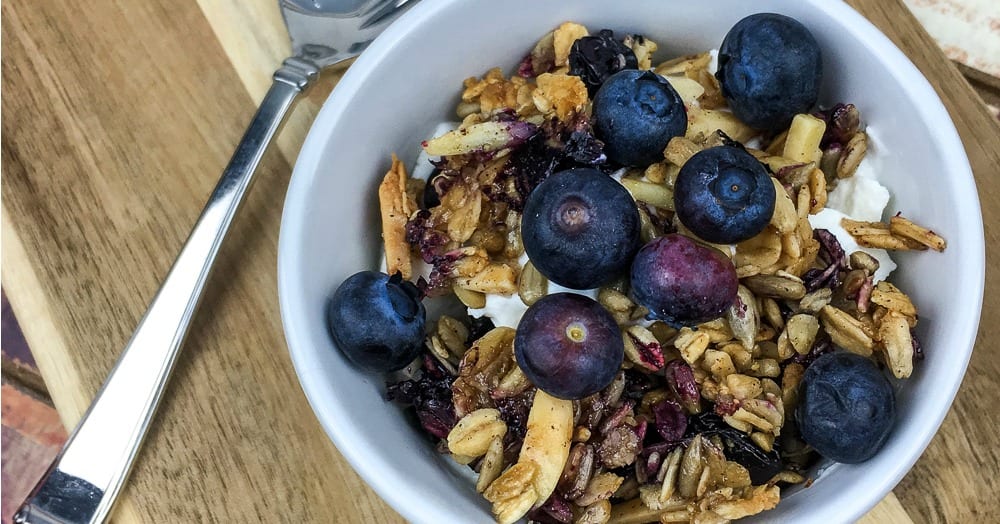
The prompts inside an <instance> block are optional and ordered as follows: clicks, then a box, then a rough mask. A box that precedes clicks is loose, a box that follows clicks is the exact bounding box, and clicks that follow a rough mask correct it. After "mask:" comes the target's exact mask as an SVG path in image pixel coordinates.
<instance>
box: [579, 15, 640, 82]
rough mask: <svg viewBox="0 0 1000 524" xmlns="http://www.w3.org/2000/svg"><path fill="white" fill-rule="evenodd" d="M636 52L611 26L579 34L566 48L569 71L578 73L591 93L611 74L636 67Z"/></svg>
mask: <svg viewBox="0 0 1000 524" xmlns="http://www.w3.org/2000/svg"><path fill="white" fill-rule="evenodd" d="M637 67H639V62H638V60H636V58H635V53H633V52H632V50H631V49H629V47H628V46H626V45H625V44H624V43H622V42H621V41H620V40H616V39H615V34H614V32H613V31H611V30H610V29H601V30H600V31H599V32H598V33H597V34H596V35H593V36H585V37H583V38H578V39H577V40H576V42H573V47H571V48H570V50H569V74H571V75H575V76H578V77H580V79H581V80H583V83H584V84H585V85H586V86H587V90H588V91H590V94H591V96H593V95H594V92H595V91H597V89H598V88H599V87H601V84H603V83H604V81H605V80H607V79H608V77H610V76H611V75H613V74H615V73H617V72H618V71H621V70H623V69H635V68H637Z"/></svg>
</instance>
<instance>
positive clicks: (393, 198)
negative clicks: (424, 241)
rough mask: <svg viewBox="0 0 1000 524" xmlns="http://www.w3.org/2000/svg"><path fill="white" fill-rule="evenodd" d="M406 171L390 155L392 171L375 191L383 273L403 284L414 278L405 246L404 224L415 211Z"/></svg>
mask: <svg viewBox="0 0 1000 524" xmlns="http://www.w3.org/2000/svg"><path fill="white" fill-rule="evenodd" d="M406 179H407V178H406V167H404V166H403V163H402V162H400V161H399V158H396V155H395V154H393V155H392V167H391V168H389V172H388V173H386V174H385V177H384V178H383V179H382V183H381V184H380V185H379V187H378V200H379V208H380V209H381V211H382V240H383V241H384V244H385V265H386V272H387V273H388V274H390V275H392V274H395V273H397V272H398V273H400V274H402V276H403V279H404V280H409V279H410V277H411V276H413V267H412V265H411V261H410V244H408V243H407V242H406V222H407V221H409V219H410V213H412V212H413V211H415V210H416V208H417V204H416V202H411V201H410V199H409V198H408V196H407V194H406Z"/></svg>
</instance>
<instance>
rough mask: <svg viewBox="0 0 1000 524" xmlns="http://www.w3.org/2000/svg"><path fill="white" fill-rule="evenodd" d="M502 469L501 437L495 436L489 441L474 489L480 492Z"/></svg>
mask: <svg viewBox="0 0 1000 524" xmlns="http://www.w3.org/2000/svg"><path fill="white" fill-rule="evenodd" d="M501 471H503V439H502V438H496V439H493V441H492V442H490V447H489V448H488V449H487V450H486V455H485V456H484V457H483V462H482V464H481V465H480V467H479V479H478V480H476V491H478V492H480V493H482V492H483V491H485V490H486V488H487V487H489V485H490V484H492V483H493V481H494V480H496V479H497V477H499V476H500V472H501Z"/></svg>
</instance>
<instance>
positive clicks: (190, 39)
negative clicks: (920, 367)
mask: <svg viewBox="0 0 1000 524" xmlns="http://www.w3.org/2000/svg"><path fill="white" fill-rule="evenodd" d="M849 3H851V4H852V5H854V6H855V7H856V8H858V9H859V10H860V11H862V12H863V13H864V14H865V15H866V16H868V17H869V18H870V19H871V20H872V21H873V22H875V23H876V25H878V26H879V27H880V28H882V30H883V31H886V32H887V34H889V36H890V37H891V38H893V40H895V41H896V42H897V44H898V45H900V47H901V48H902V49H904V51H905V52H906V53H907V54H908V55H909V56H910V57H911V59H912V60H913V61H914V62H915V63H916V64H917V66H918V67H919V68H920V69H921V70H922V71H923V72H924V73H925V74H926V75H927V76H928V78H929V79H930V80H931V82H932V83H933V84H934V85H935V87H936V88H937V89H938V92H939V93H940V94H941V95H942V98H943V99H944V100H945V103H946V105H947V106H948V109H949V111H950V112H951V114H952V117H953V119H954V120H955V123H956V125H957V126H958V128H959V131H960V133H961V134H962V138H963V140H964V141H965V145H966V148H967V151H968V153H969V157H970V160H971V161H972V164H973V168H974V170H975V171H976V175H977V180H978V183H979V188H980V195H981V198H982V199H983V212H984V215H985V216H984V221H985V222H986V227H987V229H986V236H987V243H988V245H994V243H995V241H996V240H997V235H998V230H997V229H996V228H995V227H994V226H993V225H992V224H998V223H1000V202H998V201H997V199H998V198H1000V197H997V196H996V194H995V193H994V192H993V191H992V189H995V188H996V184H997V182H996V181H995V180H994V179H993V178H991V175H992V174H993V172H994V171H995V170H996V168H997V166H1000V129H998V126H997V124H996V122H994V121H993V120H992V119H991V118H990V117H989V116H988V115H987V114H986V112H985V111H984V110H983V108H982V103H981V101H980V100H978V99H977V97H976V95H975V94H974V92H973V91H972V90H971V89H970V88H969V86H968V84H966V83H965V81H964V80H963V79H962V77H961V76H960V75H959V73H958V72H957V71H956V70H955V68H954V66H953V65H952V64H951V63H950V62H949V61H948V60H946V59H945V57H944V55H943V54H942V53H941V51H940V50H939V49H938V48H937V47H936V46H935V45H934V43H933V41H932V40H931V39H930V38H929V37H928V36H927V35H926V33H924V32H923V31H922V30H921V29H920V26H919V25H918V24H917V22H916V21H915V20H914V19H913V18H912V16H910V15H909V13H908V12H907V11H906V10H905V8H903V7H902V5H901V4H900V3H899V1H898V0H892V1H888V2H884V1H881V0H851V1H850V2H849ZM283 31H284V30H283V27H282V25H281V20H280V15H279V13H278V12H277V7H276V5H275V2H273V0H198V1H197V2H192V1H181V0H150V1H145V2H131V1H111V0H100V1H95V2H91V3H88V6H87V8H86V9H79V8H78V7H77V6H75V5H72V4H67V3H64V2H56V1H54V0H41V1H37V0H36V1H28V0H9V1H6V2H4V3H3V5H2V36H0V37H2V47H3V49H4V52H5V54H4V59H3V65H2V75H3V87H4V88H5V92H4V96H3V100H2V115H3V116H2V126H3V127H2V163H3V164H2V165H3V167H2V169H3V182H2V197H3V211H2V214H3V216H2V227H3V231H2V242H3V246H2V257H3V261H2V270H3V275H2V279H3V286H4V288H5V290H6V293H7V295H8V298H9V300H10V303H11V305H12V307H13V308H14V311H15V313H16V314H17V316H18V319H19V320H20V321H21V323H22V328H23V330H24V333H25V336H26V338H27V340H28V343H29V344H30V345H31V347H32V348H33V350H34V352H35V357H36V360H37V363H38V367H39V369H40V370H41V372H42V375H43V376H44V378H45V380H46V384H47V386H48V389H49V392H50V394H51V395H52V399H53V402H54V403H55V405H56V408H57V409H58V411H59V414H60V417H61V419H62V421H63V423H64V424H66V425H67V426H72V425H73V424H75V422H76V421H77V420H78V419H79V417H80V416H81V415H82V413H83V411H84V410H85V409H86V407H87V405H88V403H89V402H90V399H91V398H92V396H93V394H94V393H95V392H96V391H97V388H98V387H99V386H100V384H101V382H102V381H103V380H104V378H105V376H106V374H107V372H108V370H109V369H110V368H111V366H112V364H113V363H114V361H115V358H116V357H117V355H118V352H119V351H120V350H121V348H122V347H123V346H124V344H125V342H126V341H127V339H128V337H129V335H130V334H131V332H132V330H133V328H134V327H135V324H136V322H137V321H138V319H139V318H140V316H141V315H142V313H143V311H144V310H145V307H146V304H147V303H148V301H149V300H150V299H151V298H152V296H153V294H154V293H155V291H156V289H157V287H158V285H159V281H160V279H161V278H162V277H163V276H164V275H165V274H166V271H167V269H168V268H169V266H170V263H171V262H172V261H173V259H174V256H175V255H176V253H177V251H178V249H179V248H180V246H181V244H182V243H183V241H184V238H185V236H186V234H187V232H188V231H189V229H190V227H191V225H192V224H193V223H194V220H195V219H196V217H197V215H198V213H199V212H200V209H201V207H202V205H203V203H204V201H205V199H206V198H207V196H208V194H209V192H210V191H211V189H212V187H213V186H214V183H215V181H216V179H217V176H218V174H219V173H221V171H222V169H223V167H224V166H225V164H226V162H227V161H228V159H229V155H230V154H231V153H232V149H233V147H234V145H235V144H236V142H237V140H238V139H239V137H240V135H241V134H242V132H243V130H244V127H245V125H246V124H247V122H248V121H249V118H250V116H251V115H252V114H253V112H254V110H255V103H256V102H257V101H259V100H260V98H261V97H262V96H263V93H264V91H265V90H266V87H267V85H268V84H269V81H270V80H269V79H270V75H271V72H272V71H273V69H274V68H275V67H276V66H277V65H278V63H279V62H280V60H281V58H282V57H283V56H284V54H285V53H287V49H288V44H287V41H286V40H285V36H284V32H283ZM339 73H340V71H334V72H332V73H330V74H326V75H325V76H324V79H323V82H322V83H321V85H320V86H319V87H318V88H316V89H314V90H313V91H312V92H311V93H310V94H309V96H308V99H307V100H304V101H303V102H302V103H300V104H299V105H298V106H297V108H296V110H295V113H294V114H293V115H292V117H291V119H290V121H289V123H288V124H287V125H286V127H285V129H284V131H283V133H282V135H281V137H280V139H279V141H278V147H277V148H276V149H275V150H273V151H272V152H271V153H270V154H268V155H267V156H266V157H265V159H264V163H263V165H262V166H261V169H262V171H263V172H262V173H260V176H259V182H258V183H257V187H255V188H254V189H253V191H252V192H251V196H250V199H249V201H248V202H247V204H246V206H245V208H244V210H243V212H242V213H241V216H240V217H239V219H238V220H237V222H236V226H235V230H234V231H233V232H232V235H231V237H230V238H229V240H228V241H227V242H226V244H225V246H224V247H223V250H222V253H221V255H220V258H219V267H218V268H217V270H216V272H215V274H214V276H213V278H212V280H211V281H210V283H209V287H208V293H207V296H206V297H205V300H204V302H203V303H202V307H201V310H200V314H199V316H198V321H197V322H196V323H195V325H194V328H193V330H192V333H191V335H190V337H189V339H188V343H187V345H186V347H185V350H184V354H183V357H182V358H181V360H180V363H179V364H178V366H177V369H176V371H175V374H174V378H173V380H172V381H171V385H170V386H169V388H168V390H167V394H166V398H165V401H164V404H163V406H162V407H161V409H160V412H159V414H158V417H157V422H156V424H155V425H154V427H153V430H152V432H151V434H150V436H149V438H148V440H147V443H146V445H145V447H144V449H143V452H142V453H141V454H140V457H139V460H138V463H137V465H136V468H135V471H134V473H133V475H132V477H131V481H130V482H129V484H128V486H127V487H126V489H125V491H124V493H123V501H122V504H121V506H120V507H119V508H118V510H117V511H116V514H115V520H116V521H117V522H128V523H131V522H192V521H193V522H254V521H263V520H275V519H281V520H286V521H300V522H380V523H381V522H399V521H401V519H400V517H399V516H398V515H397V514H396V513H395V512H393V511H392V510H391V509H390V508H389V507H388V506H387V505H386V504H385V503H384V502H382V501H381V500H380V499H379V498H378V497H377V496H376V495H375V494H374V493H373V492H372V491H371V490H370V489H369V488H368V487H367V486H366V485H365V484H364V483H363V482H362V481H361V480H360V478H359V477H358V476H357V475H356V474H355V473H354V472H353V470H352V469H351V468H350V466H349V465H347V463H346V462H345V461H344V459H343V458H342V457H341V456H340V455H339V454H338V453H337V450H336V449H335V448H334V446H333V445H332V444H331V443H330V441H329V440H328V439H327V438H326V436H325V434H324V433H323V431H322V429H321V428H320V426H319V424H318V423H317V422H316V420H315V418H314V417H313V414H312V411H311V410H310V409H309V406H308V404H307V402H306V400H305V397H304V395H303V394H302V392H301V390H300V388H299V386H298V383H297V381H296V379H295V375H294V372H293V370H292V366H291V362H290V360H289V357H288V353H287V351H286V349H285V344H284V339H283V336H282V331H281V325H280V319H279V313H278V306H277V291H276V287H277V286H276V277H275V258H276V244H277V235H278V228H279V219H280V212H281V204H282V201H283V198H284V191H285V188H286V185H287V179H288V175H289V173H290V166H291V164H292V163H293V161H294V158H295V156H296V154H297V151H298V148H299V147H300V145H301V142H302V139H303V137H304V136H305V133H306V131H307V129H308V126H309V123H310V122H311V120H312V118H313V116H314V115H315V113H316V111H317V109H318V107H319V105H320V104H321V103H322V101H323V99H324V98H325V97H326V95H327V94H328V93H329V90H330V89H332V87H333V85H334V84H335V81H336V79H337V78H338V77H339ZM987 263H988V272H987V279H988V283H987V299H986V300H987V301H986V307H985V309H984V312H983V323H982V328H981V330H980V334H979V335H980V346H979V348H978V349H977V351H976V353H975V354H974V356H973V362H972V365H971V367H970V371H969V373H968V376H967V377H966V380H965V383H964V384H963V387H962V390H961V391H960V393H959V396H958V399H957V401H956V404H955V407H954V409H953V410H952V412H951V414H950V415H949V416H948V418H947V419H946V420H945V423H944V425H943V426H942V428H941V431H940V432H939V433H938V436H937V437H936V438H935V440H934V441H933V442H932V444H931V446H930V447H929V448H928V450H927V452H926V453H925V454H924V456H923V457H922V458H921V459H920V461H919V462H918V463H917V465H916V467H915V468H914V470H913V471H912V472H911V473H910V474H909V475H908V476H907V477H906V478H905V479H904V480H903V482H902V483H901V484H900V485H899V487H898V488H897V489H896V491H895V495H890V496H889V497H888V498H887V499H886V500H885V501H883V503H882V504H880V505H879V506H878V507H876V508H875V510H873V511H872V513H871V514H869V515H868V516H867V517H866V519H865V521H866V522H899V523H908V522H970V521H973V520H979V521H982V522H994V521H1000V512H998V510H997V509H996V505H995V504H988V503H985V501H987V500H990V499H991V498H992V496H993V495H994V494H995V493H996V492H997V491H998V489H1000V485H998V484H1000V483H998V481H997V480H996V479H997V477H998V474H1000V466H998V457H997V453H998V449H1000V437H998V435H997V433H996V431H995V428H996V427H997V422H998V420H997V416H996V414H995V410H993V409H992V406H991V405H990V404H991V402H993V399H994V398H995V397H996V392H997V384H996V382H995V377H997V376H998V373H1000V356H998V355H996V353H994V352H991V351H990V350H991V348H990V347H989V345H988V342H985V341H989V340H992V339H994V338H995V337H996V336H997V335H998V333H997V330H1000V309H997V308H996V307H991V305H993V301H991V299H990V293H991V292H992V291H993V290H995V289H997V284H1000V281H998V279H1000V272H998V271H997V264H998V263H1000V262H998V261H997V259H996V253H994V252H990V253H989V256H988V261H987ZM993 306H995V305H993Z"/></svg>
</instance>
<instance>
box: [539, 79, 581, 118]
mask: <svg viewBox="0 0 1000 524" xmlns="http://www.w3.org/2000/svg"><path fill="white" fill-rule="evenodd" d="M536 82H537V83H538V87H537V88H536V89H535V91H534V92H533V93H532V100H534V102H535V107H536V108H538V110H539V111H540V112H542V113H543V114H547V113H550V112H551V113H554V114H555V116H556V118H558V119H559V120H562V121H568V120H569V119H570V117H572V116H573V115H574V114H576V113H579V112H580V111H582V110H583V108H584V106H586V104H587V86H586V85H584V83H583V80H580V77H578V76H573V75H555V74H552V73H542V74H541V75H539V76H538V78H537V79H536Z"/></svg>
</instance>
